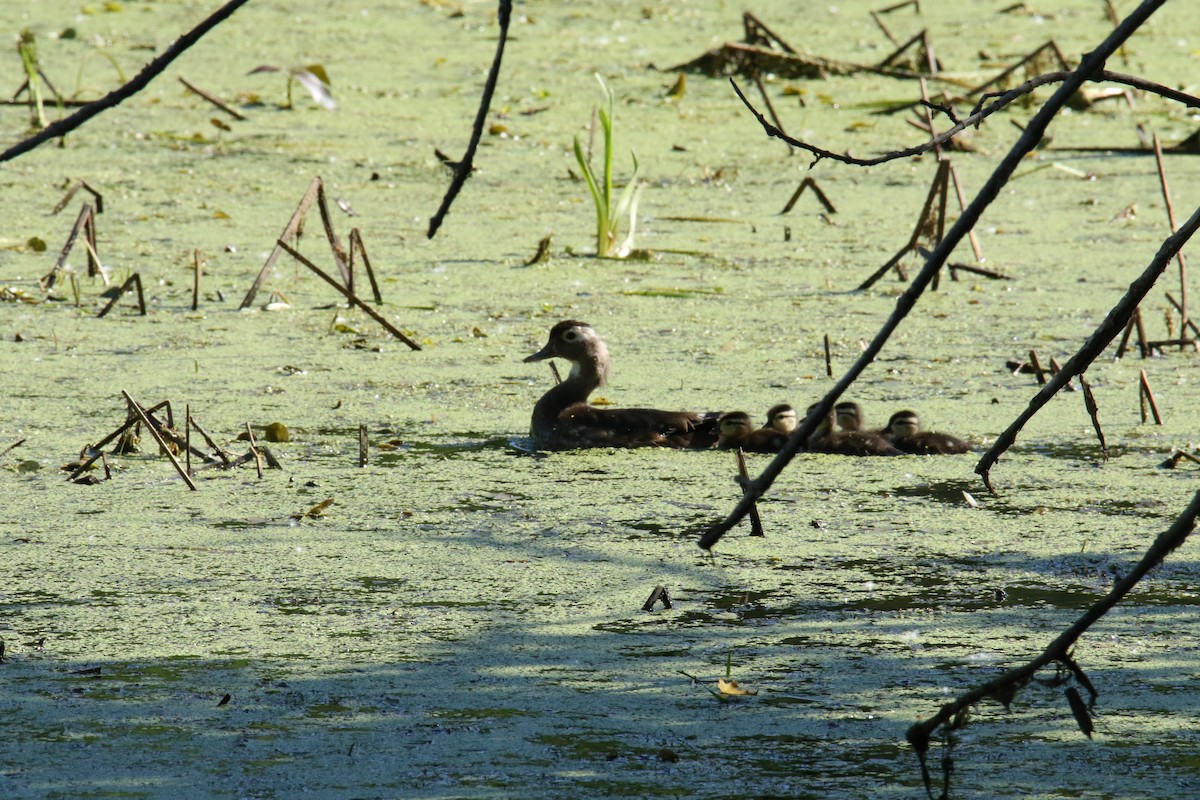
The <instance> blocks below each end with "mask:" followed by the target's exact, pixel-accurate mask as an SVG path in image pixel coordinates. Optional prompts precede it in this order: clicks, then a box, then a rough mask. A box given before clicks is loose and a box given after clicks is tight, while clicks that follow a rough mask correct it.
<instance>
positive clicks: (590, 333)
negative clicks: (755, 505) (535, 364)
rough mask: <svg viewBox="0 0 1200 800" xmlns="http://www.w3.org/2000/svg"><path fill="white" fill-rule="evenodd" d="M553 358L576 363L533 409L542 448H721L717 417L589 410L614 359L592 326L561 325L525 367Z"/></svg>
mask: <svg viewBox="0 0 1200 800" xmlns="http://www.w3.org/2000/svg"><path fill="white" fill-rule="evenodd" d="M547 358H563V359H566V360H567V361H570V362H571V374H570V375H568V376H567V379H566V380H564V381H563V382H562V383H560V384H558V385H557V386H555V387H553V388H552V389H550V390H549V391H548V392H546V393H545V394H544V395H542V398H541V399H540V400H538V401H537V404H536V405H535V406H534V407H533V419H532V421H531V423H530V435H531V436H533V439H534V441H535V442H536V443H537V445H538V446H539V447H542V448H545V449H547V450H570V449H574V448H579V447H649V446H658V447H680V448H682V447H690V448H709V447H712V446H713V445H714V444H715V443H716V440H717V432H716V427H717V417H716V415H715V414H696V413H692V412H689V411H659V410H657V409H653V408H616V409H607V408H604V409H602V408H595V407H594V406H591V405H588V396H589V395H591V393H592V392H593V391H595V390H596V389H598V388H599V387H601V386H603V385H604V384H606V383H607V382H608V372H609V358H608V348H607V347H606V346H605V344H604V340H602V339H601V338H600V336H599V335H598V334H597V333H596V331H595V330H593V328H592V326H591V325H588V324H587V323H586V322H579V321H578V320H573V319H568V320H564V321H562V322H560V323H558V324H557V325H555V326H554V327H553V328H551V329H550V340H549V341H548V342H546V346H545V347H543V348H542V349H541V350H539V351H538V352H536V353H534V354H533V355H531V356H529V357H528V358H526V359H525V361H527V362H529V361H543V360H545V359H547Z"/></svg>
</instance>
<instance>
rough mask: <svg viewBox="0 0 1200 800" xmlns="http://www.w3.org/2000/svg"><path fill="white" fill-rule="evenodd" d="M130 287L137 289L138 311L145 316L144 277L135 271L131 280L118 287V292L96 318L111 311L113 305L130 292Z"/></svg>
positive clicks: (130, 277)
mask: <svg viewBox="0 0 1200 800" xmlns="http://www.w3.org/2000/svg"><path fill="white" fill-rule="evenodd" d="M130 288H136V289H137V298H138V313H139V314H140V315H141V316H143V317H144V316H146V297H145V295H143V294H142V277H141V276H140V275H139V274H138V273H136V272H135V273H133V274H132V275H130V276H129V280H127V281H125V282H124V283H123V284H121V288H120V289H118V290H117V293H116V294H115V295H113V297H112V299H111V300H109V301H108V305H106V306H105V307H104V308H103V309H101V311H100V313H99V314H97V315H96V319H100V318H101V317H103V316H104V315H105V314H107V313H108V312H109V311H111V310H112V309H113V306H115V305H116V304H117V303H118V302H119V301H120V299H121V298H122V297H124V296H125V293H126V292H128V291H129V290H130Z"/></svg>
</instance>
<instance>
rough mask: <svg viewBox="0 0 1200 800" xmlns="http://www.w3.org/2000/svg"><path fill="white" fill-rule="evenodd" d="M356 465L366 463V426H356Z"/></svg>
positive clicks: (363, 465)
mask: <svg viewBox="0 0 1200 800" xmlns="http://www.w3.org/2000/svg"><path fill="white" fill-rule="evenodd" d="M358 465H359V466H360V467H365V466H366V465H367V426H366V425H359V426H358Z"/></svg>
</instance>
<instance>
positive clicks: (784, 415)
mask: <svg viewBox="0 0 1200 800" xmlns="http://www.w3.org/2000/svg"><path fill="white" fill-rule="evenodd" d="M798 426H799V420H797V419H796V409H794V408H792V407H791V406H790V405H788V404H787V403H780V404H779V405H774V406H771V407H770V408H769V409H768V410H767V424H766V425H764V426H763V427H762V428H761V430H764V431H765V430H767V429H768V428H774V429H775V430H777V431H779V432H780V433H782V434H784V435H785V436H790V435H791V433H792V431H794V430H796V428H797V427H798Z"/></svg>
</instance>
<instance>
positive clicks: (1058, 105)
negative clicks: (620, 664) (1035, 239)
mask: <svg viewBox="0 0 1200 800" xmlns="http://www.w3.org/2000/svg"><path fill="white" fill-rule="evenodd" d="M1165 2H1166V0H1144V2H1143V3H1142V4H1141V5H1140V6H1138V8H1136V9H1135V10H1134V11H1133V13H1132V14H1130V15H1129V17H1128V18H1127V19H1126V20H1125V21H1124V22H1122V23H1121V24H1120V25H1119V26H1117V28H1116V30H1114V31H1113V32H1112V34H1110V35H1109V36H1108V38H1107V39H1105V40H1104V41H1103V42H1102V43H1101V44H1100V45H1099V46H1098V47H1097V48H1096V49H1095V50H1093V51H1092V52H1090V53H1088V54H1087V55H1086V56H1084V59H1083V62H1082V63H1081V64H1080V65H1079V68H1078V69H1077V70H1075V71H1074V72H1072V73H1071V74H1070V76H1069V77H1068V78H1067V79H1066V80H1065V81H1064V82H1063V83H1062V85H1061V86H1059V87H1058V89H1057V90H1056V91H1055V92H1054V94H1053V95H1052V96H1051V97H1050V99H1049V100H1047V101H1046V103H1045V104H1044V105H1043V106H1042V107H1041V108H1040V109H1038V112H1037V113H1036V114H1034V115H1033V118H1032V119H1031V120H1030V121H1029V124H1028V126H1026V128H1025V131H1024V132H1023V133H1022V134H1021V136H1020V138H1018V139H1017V141H1016V143H1015V144H1014V145H1013V147H1012V149H1011V150H1010V151H1009V152H1008V154H1007V155H1005V156H1004V158H1003V159H1002V160H1001V162H1000V164H999V165H998V166H997V167H996V169H995V170H993V172H992V174H991V176H989V177H988V179H987V181H986V182H985V183H984V185H983V187H982V188H981V189H980V190H979V194H978V195H976V197H975V199H974V200H973V201H971V204H970V205H969V206H967V208H966V210H964V211H963V213H962V216H960V217H959V218H958V220H957V221H955V223H954V225H953V226H951V228H950V230H949V231H947V232H946V236H945V238H943V239H942V240H941V241H940V242H938V244H937V247H935V248H934V250H933V252H932V253H930V255H929V258H928V259H927V260H926V262H925V265H924V266H923V267H922V268H921V271H920V272H919V273H918V274H917V275H916V277H915V278H913V281H912V283H910V284H909V285H908V288H907V289H905V290H904V292H903V294H901V295H900V297H899V298H898V299H897V300H896V307H895V309H894V310H893V311H892V313H891V316H889V317H888V319H887V322H885V323H884V325H883V327H882V328H881V329H880V330H879V333H877V334H875V338H874V339H872V340H871V343H870V344H869V345H867V348H866V349H865V350H864V351H863V353H862V355H861V356H859V357H858V360H856V361H855V362H854V364H853V365H852V366H851V367H850V369H849V370H848V371H847V372H846V374H845V375H843V376H842V378H841V380H839V381H838V382H837V383H836V384H835V385H834V387H833V388H832V389H830V390H829V392H828V393H827V394H826V395H825V396H824V397H823V398H821V400H820V401H818V402H817V404H816V405H815V406H814V407H813V409H812V410H811V411H810V412H809V414H808V416H807V417H805V418H804V421H803V422H801V423H800V426H799V427H798V428H797V429H796V430H795V431H794V432H793V433H792V435H791V438H789V439H788V441H787V443H786V444H785V445H784V446H783V449H782V450H781V451H780V452H779V454H778V455H776V456H775V458H774V459H772V460H771V463H770V464H768V465H767V466H766V468H765V469H764V470H763V471H762V473H761V474H760V475H759V476H758V477H757V478H754V479H753V480H751V481H748V482H747V483H746V486H745V489H746V492H745V494H744V495H743V496H742V499H741V500H740V501H738V504H737V505H736V506H735V507H734V509H733V511H731V512H730V513H729V515H728V516H727V517H726V518H725V519H724V520H722V521H720V522H718V523H716V524H715V525H713V526H712V527H711V528H709V529H708V530H707V531H706V532H705V533H704V535H703V536H701V537H700V540H699V542H698V544H699V546H700V547H701V548H703V549H705V550H708V549H711V548H712V546H713V545H714V544H716V543H717V542H718V541H720V539H721V537H722V536H724V535H725V532H726V531H728V530H729V529H730V528H732V527H733V526H734V525H736V524H737V523H738V522H740V521H741V520H742V518H743V517H745V516H746V514H748V513H749V511H750V507H751V505H753V503H754V501H755V500H757V499H758V498H759V497H762V495H763V494H764V493H765V492H766V491H767V490H768V489H769V488H771V484H773V483H774V482H775V478H777V477H778V476H779V473H781V472H782V471H783V470H784V468H785V467H787V465H788V464H789V463H790V462H791V460H792V459H793V458H794V457H795V455H796V453H797V452H798V451H799V450H800V448H801V447H803V446H804V444H805V443H806V442H807V441H808V439H809V437H810V436H812V434H813V433H814V432H815V431H816V429H817V426H818V425H819V424H820V422H821V420H823V419H824V418H825V417H826V416H827V415H828V414H829V412H830V411H832V410H833V406H834V404H835V403H837V401H838V398H840V397H841V396H842V394H843V393H844V392H845V391H846V389H848V388H849V387H850V386H851V384H853V383H854V381H856V380H857V379H858V376H859V375H861V374H862V373H863V371H864V370H866V368H867V367H868V366H869V365H870V364H871V362H872V361H874V360H875V357H876V356H878V355H879V352H880V351H881V350H882V349H883V346H884V345H885V344H886V343H887V340H888V339H889V338H890V337H891V335H892V333H893V332H894V331H895V330H896V328H898V327H899V326H900V323H901V322H903V321H904V318H905V317H906V316H908V313H909V312H910V311H912V309H913V307H914V306H915V305H916V303H917V300H918V299H919V298H920V297H921V294H922V293H923V292H924V291H925V287H926V286H927V285H928V284H929V282H930V281H931V280H932V279H933V275H934V273H936V272H937V271H938V270H939V269H941V268H942V265H943V264H945V263H946V260H947V259H948V258H949V256H950V253H951V252H953V250H954V248H955V247H956V246H957V245H958V243H959V242H961V241H962V240H963V238H964V237H965V236H966V234H967V231H969V230H970V229H971V228H973V227H975V223H977V222H978V221H979V218H980V217H981V216H982V215H983V212H984V209H986V208H987V207H988V206H989V205H990V204H991V203H992V201H993V200H995V199H996V198H997V197H998V196H999V195H1000V191H1001V190H1002V189H1003V188H1004V185H1005V184H1006V183H1007V182H1008V179H1009V178H1011V177H1012V174H1013V172H1015V171H1016V169H1017V167H1019V166H1020V165H1021V162H1022V160H1023V159H1024V158H1025V156H1026V155H1027V154H1028V153H1030V152H1031V151H1032V150H1033V148H1034V147H1036V146H1037V144H1038V143H1039V142H1040V141H1041V140H1042V137H1043V135H1044V134H1045V132H1046V128H1047V127H1048V126H1049V124H1050V121H1051V120H1052V119H1053V118H1054V116H1055V115H1056V114H1057V113H1058V112H1059V110H1060V109H1062V107H1063V106H1064V105H1066V103H1067V100H1068V99H1070V98H1071V96H1072V95H1074V94H1075V92H1076V91H1078V90H1079V87H1080V86H1082V85H1083V84H1084V83H1086V82H1087V81H1088V80H1090V79H1091V77H1092V76H1094V75H1095V74H1096V73H1097V72H1099V71H1100V70H1101V68H1102V67H1103V66H1104V60H1105V59H1106V58H1107V57H1108V56H1109V55H1111V54H1112V53H1113V51H1115V50H1116V49H1117V48H1118V47H1120V46H1121V44H1122V43H1123V42H1124V41H1125V40H1126V39H1128V38H1129V37H1130V36H1131V35H1132V34H1133V32H1134V31H1135V30H1137V28H1138V26H1139V25H1141V24H1142V23H1143V22H1145V20H1146V19H1148V18H1149V17H1150V15H1152V14H1153V13H1154V12H1155V11H1156V10H1157V9H1158V8H1159V7H1160V6H1161V5H1162V4H1163V3H1165ZM762 122H763V121H762V120H761V117H760V124H761V123H762ZM768 133H770V131H769V130H768ZM1188 224H1189V225H1191V226H1193V227H1192V230H1195V227H1194V226H1195V225H1198V224H1200V211H1197V213H1196V215H1194V216H1193V218H1192V219H1191V220H1189V221H1188ZM1181 232H1182V231H1181ZM1188 235H1190V233H1189V234H1188ZM1186 238H1187V237H1186V236H1183V237H1182V238H1178V239H1177V237H1172V240H1176V239H1177V242H1178V244H1176V241H1172V240H1169V242H1170V244H1172V245H1175V247H1176V249H1178V247H1179V246H1180V245H1182V243H1183V241H1186ZM1166 247H1167V245H1164V248H1166ZM1170 252H1172V253H1173V252H1174V251H1173V250H1171V251H1170ZM1150 285H1153V280H1151V281H1150V283H1149V284H1148V285H1147V286H1146V287H1145V289H1144V290H1143V294H1144V292H1145V291H1149V288H1150ZM1112 336H1115V333H1114V334H1113V335H1110V336H1109V337H1108V338H1107V339H1106V340H1105V342H1104V343H1105V344H1106V343H1107V342H1109V341H1112ZM1100 349H1101V350H1102V349H1103V344H1102V345H1101V348H1100ZM1093 358H1094V356H1093ZM1073 360H1074V359H1073ZM1089 363H1090V359H1089ZM1070 367H1071V364H1070V363H1068V364H1067V367H1066V368H1064V371H1063V372H1061V373H1059V375H1057V376H1055V380H1057V379H1058V377H1059V376H1066V377H1064V378H1063V381H1062V382H1063V383H1064V384H1065V383H1066V381H1067V379H1069V378H1070V377H1072V376H1071V375H1070V374H1068V373H1067V372H1066V369H1069V368H1070ZM1054 383H1055V381H1054V380H1052V381H1051V383H1050V385H1054ZM1047 388H1048V387H1047ZM1030 416H1032V414H1030ZM1018 429H1019V428H1018ZM1015 435H1016V434H1015V431H1014V432H1013V436H1015ZM1010 443H1011V441H1010ZM992 449H993V450H995V449H996V448H995V447H993V448H992ZM1004 449H1007V445H1005V447H1004V448H1002V449H1001V450H999V451H998V452H997V453H996V456H998V455H999V452H1003V450H1004ZM990 453H991V451H989V454H990ZM984 457H985V458H987V455H985V456H984ZM994 461H995V456H994V457H993V458H992V460H991V461H989V462H987V463H988V465H989V466H990V464H991V463H992V462H994ZM982 466H983V462H980V466H979V467H976V471H977V472H978V471H980V468H981V467H982ZM983 474H984V475H985V478H984V480H985V482H986V480H987V479H986V471H985V472H984V473H983Z"/></svg>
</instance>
